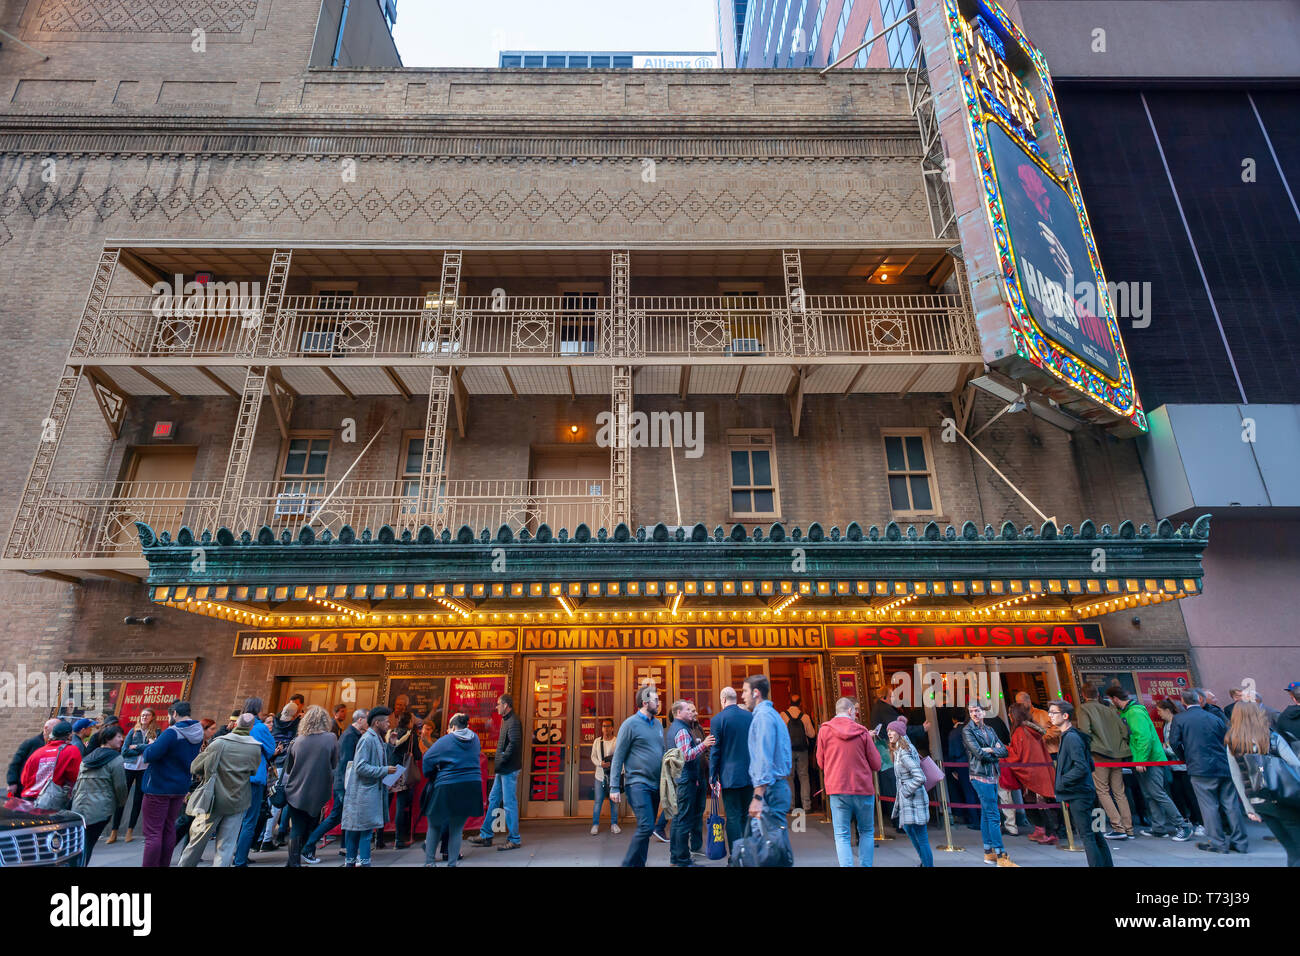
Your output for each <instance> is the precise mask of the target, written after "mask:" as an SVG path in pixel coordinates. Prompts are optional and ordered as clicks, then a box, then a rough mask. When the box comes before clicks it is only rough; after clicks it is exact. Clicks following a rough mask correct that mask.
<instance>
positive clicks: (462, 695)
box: [448, 675, 506, 750]
mask: <svg viewBox="0 0 1300 956" xmlns="http://www.w3.org/2000/svg"><path fill="white" fill-rule="evenodd" d="M505 692H506V679H505V675H496V676H492V677H453V678H452V679H451V709H450V710H449V711H448V715H449V716H450V715H451V714H465V715H466V716H467V717H469V729H470V730H472V731H474V733H476V734H478V739H479V746H480V747H481V748H482V749H483V750H496V746H497V733H498V731H499V730H500V727H501V721H500V719H499V717H498V715H497V707H496V705H497V698H498V697H500V696H501V695H502V694H504V693H505Z"/></svg>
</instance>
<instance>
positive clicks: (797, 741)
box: [785, 709, 808, 750]
mask: <svg viewBox="0 0 1300 956" xmlns="http://www.w3.org/2000/svg"><path fill="white" fill-rule="evenodd" d="M785 715H786V717H789V718H790V720H789V723H787V724H786V728H787V729H788V730H789V731H790V749H791V750H807V749H808V729H807V728H806V727H804V725H803V714H802V713H800V714H799V716H798V718H797V719H796V718H794V717H790V711H789V710H788V709H787V710H786V712H785Z"/></svg>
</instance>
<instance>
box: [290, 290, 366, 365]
mask: <svg viewBox="0 0 1300 956" xmlns="http://www.w3.org/2000/svg"><path fill="white" fill-rule="evenodd" d="M356 290H357V286H356V283H355V282H352V283H348V284H345V285H341V286H339V285H327V284H324V283H319V282H317V283H314V284H313V285H312V290H311V294H312V295H314V296H316V315H315V316H314V317H304V318H305V319H306V320H305V321H304V323H303V327H302V342H301V344H300V348H301V349H302V351H304V352H324V353H326V354H329V353H331V352H333V351H334V346H335V342H336V339H337V338H338V331H339V323H340V320H341V316H339V315H338V313H340V312H344V311H346V310H347V308H348V307H349V306H350V305H351V304H352V297H353V296H354V295H356Z"/></svg>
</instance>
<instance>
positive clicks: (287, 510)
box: [275, 492, 311, 518]
mask: <svg viewBox="0 0 1300 956" xmlns="http://www.w3.org/2000/svg"><path fill="white" fill-rule="evenodd" d="M310 504H311V503H310V502H309V501H308V500H307V496H306V495H305V494H303V493H302V492H285V493H283V494H279V495H276V496H275V516H276V517H277V518H280V517H284V516H286V515H305V514H307V511H308V508H309V507H310Z"/></svg>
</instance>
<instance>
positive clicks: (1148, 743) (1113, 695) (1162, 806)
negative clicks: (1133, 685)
mask: <svg viewBox="0 0 1300 956" xmlns="http://www.w3.org/2000/svg"><path fill="white" fill-rule="evenodd" d="M1106 696H1107V697H1109V698H1110V700H1111V703H1112V704H1114V705H1115V709H1116V710H1118V711H1119V715H1120V716H1121V717H1123V718H1124V722H1125V723H1126V724H1128V745H1129V750H1130V751H1131V752H1132V754H1133V761H1134V762H1135V763H1143V762H1150V761H1163V760H1165V759H1167V758H1166V756H1165V748H1164V746H1163V745H1162V744H1161V743H1160V735H1159V734H1158V733H1156V725H1155V724H1154V723H1152V722H1151V715H1150V714H1149V713H1148V712H1147V709H1146V708H1145V707H1143V706H1142V704H1140V703H1139V702H1138V701H1136V700H1131V699H1130V698H1129V696H1128V693H1127V692H1126V691H1125V690H1124V689H1123V688H1122V687H1119V686H1115V685H1112V686H1111V687H1108V688H1107V689H1106ZM1133 769H1134V770H1135V771H1136V772H1137V775H1138V785H1139V786H1140V787H1141V788H1142V796H1143V797H1145V798H1146V801H1147V807H1148V808H1149V810H1148V812H1149V813H1150V815H1151V829H1150V830H1141V831H1139V832H1140V833H1141V834H1142V835H1143V836H1149V837H1165V836H1172V837H1173V838H1174V840H1175V841H1177V842H1178V843H1182V842H1184V841H1185V840H1187V839H1188V838H1189V837H1191V835H1192V825H1191V824H1190V823H1188V822H1187V820H1186V819H1184V818H1183V815H1182V814H1181V813H1179V812H1178V808H1177V807H1176V806H1174V801H1173V800H1171V799H1169V768H1168V767H1141V766H1139V767H1134V768H1133Z"/></svg>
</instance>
